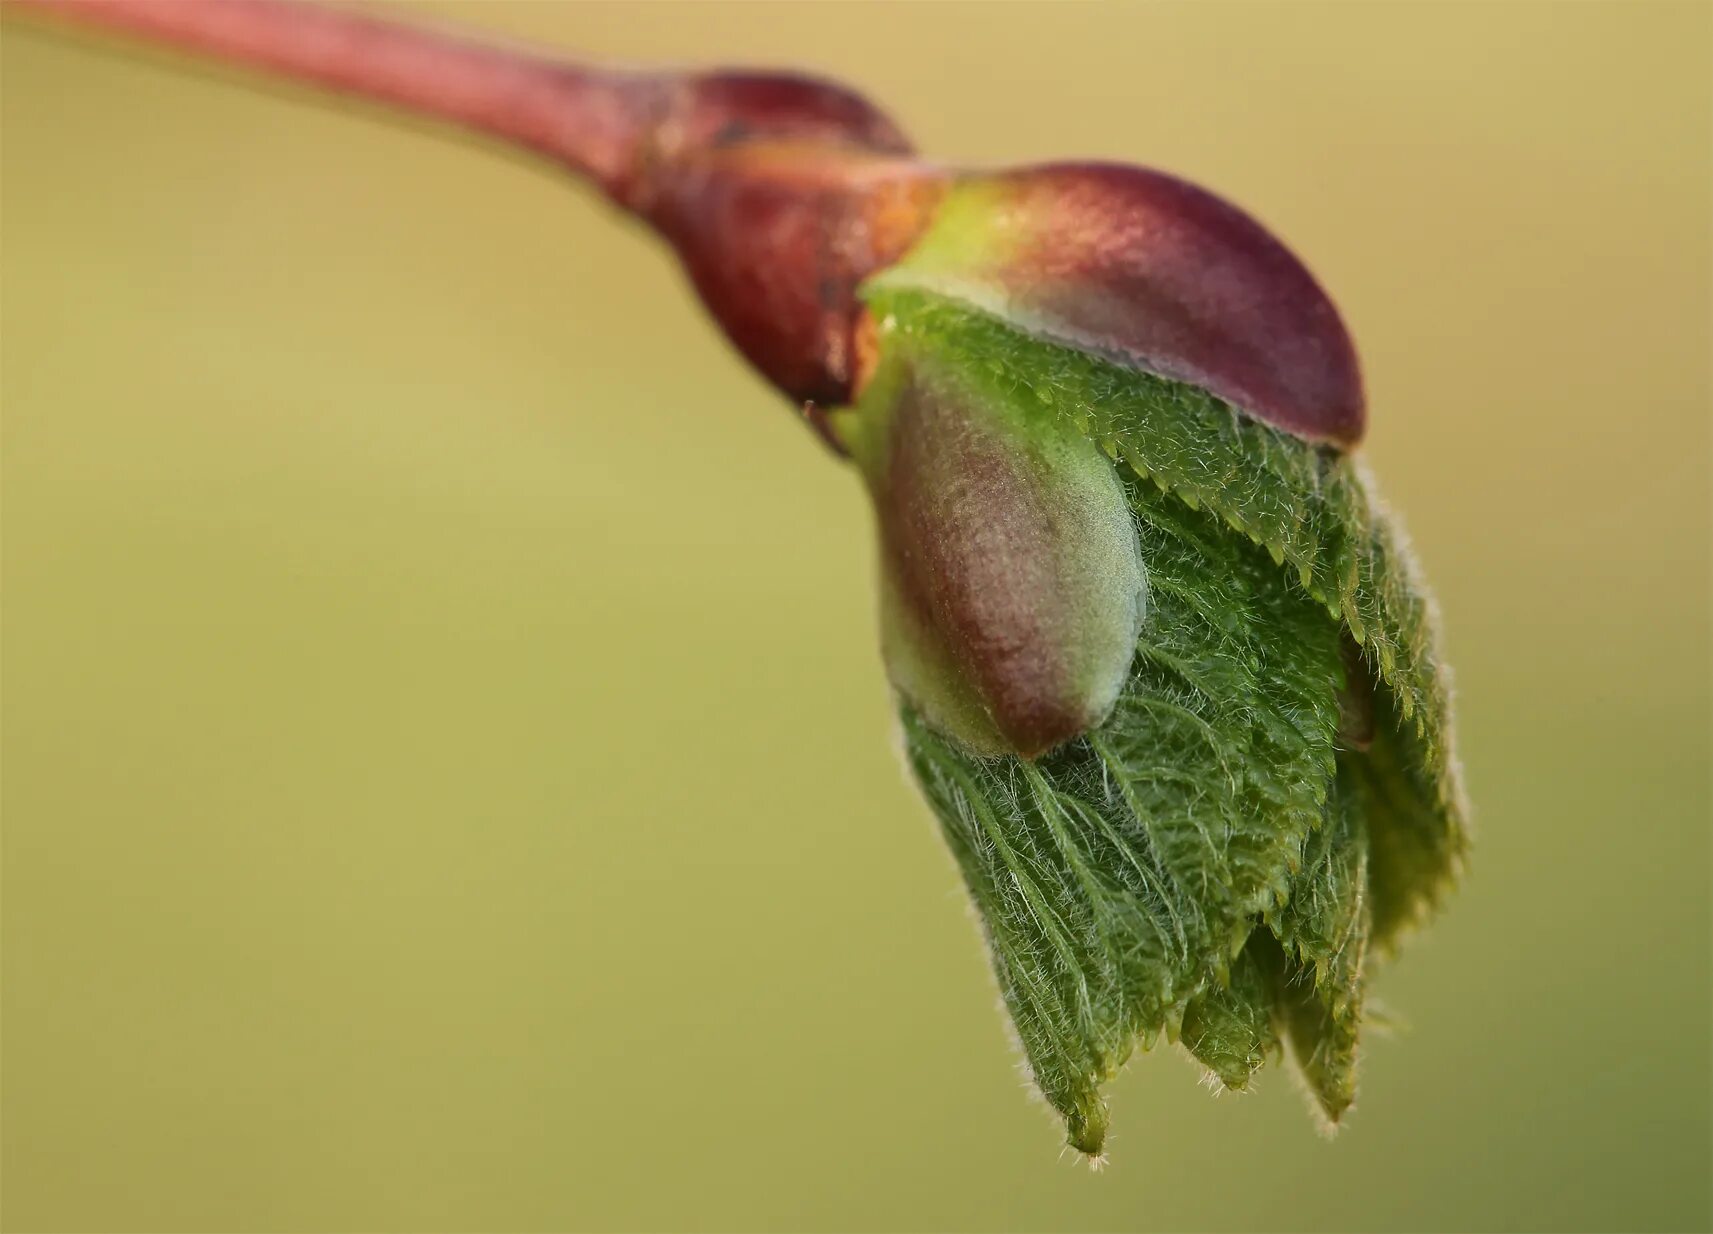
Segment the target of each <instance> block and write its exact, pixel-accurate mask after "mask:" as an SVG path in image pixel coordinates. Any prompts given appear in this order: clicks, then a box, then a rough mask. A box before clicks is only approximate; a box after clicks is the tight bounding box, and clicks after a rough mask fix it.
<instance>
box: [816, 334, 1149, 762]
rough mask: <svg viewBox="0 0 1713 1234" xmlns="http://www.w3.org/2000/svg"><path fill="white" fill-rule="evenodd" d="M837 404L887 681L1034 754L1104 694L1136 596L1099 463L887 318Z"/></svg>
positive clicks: (1109, 479)
mask: <svg viewBox="0 0 1713 1234" xmlns="http://www.w3.org/2000/svg"><path fill="white" fill-rule="evenodd" d="M881 333H882V338H881V344H880V345H881V349H882V355H883V356H884V360H883V361H882V367H881V369H880V371H879V372H877V373H876V374H875V375H874V377H873V378H872V379H871V380H870V381H869V383H868V386H867V389H866V390H865V392H864V395H863V399H862V402H861V404H860V405H859V406H858V408H857V409H856V411H855V412H854V413H853V414H849V415H846V416H843V417H840V418H838V419H837V420H836V422H835V426H836V429H837V430H839V431H841V433H842V441H843V444H844V445H845V447H846V448H847V449H848V450H849V452H850V453H851V455H852V457H853V458H854V459H855V460H856V462H857V464H858V466H859V467H860V468H861V470H862V473H863V477H864V479H865V480H866V482H867V484H868V488H869V491H870V493H871V495H872V496H873V499H874V505H875V513H876V517H877V521H878V524H879V528H880V541H881V548H880V556H881V580H882V581H881V587H882V595H881V614H882V627H881V639H882V646H883V650H884V653H885V658H886V664H887V669H888V671H889V673H890V674H891V677H892V682H893V684H894V685H895V686H896V687H897V688H898V690H899V692H900V693H902V694H903V695H904V696H905V697H906V698H908V699H910V700H911V701H912V702H913V703H914V704H915V705H916V706H917V707H918V708H919V709H920V710H921V712H922V714H923V715H924V716H925V717H926V718H927V719H928V720H929V722H930V723H932V724H934V725H935V726H936V727H937V728H939V729H941V730H942V731H943V732H946V733H947V734H949V735H951V736H952V737H954V738H955V739H956V740H958V741H959V742H961V743H962V744H963V745H964V746H965V747H967V748H968V749H970V750H972V751H975V752H978V753H981V754H988V755H992V754H1017V755H1020V756H1021V757H1023V758H1034V757H1036V756H1037V755H1039V754H1042V753H1044V752H1046V751H1047V750H1050V749H1052V748H1053V747H1054V746H1057V745H1059V744H1061V743H1063V742H1065V741H1068V740H1069V739H1070V738H1072V737H1075V736H1077V735H1078V734H1080V733H1083V732H1085V731H1087V730H1088V729H1090V728H1092V727H1094V726H1095V725H1096V724H1098V723H1099V722H1100V721H1101V720H1103V719H1105V718H1106V714H1107V712H1108V711H1110V710H1111V708H1112V704H1113V700H1114V699H1116V698H1117V697H1118V691H1119V687H1120V686H1121V685H1123V683H1124V678H1125V675H1126V673H1127V672H1128V671H1129V668H1130V661H1131V659H1132V658H1133V657H1134V655H1135V652H1136V633H1137V630H1138V629H1139V628H1140V625H1141V620H1142V610H1143V593H1144V586H1145V585H1144V581H1143V574H1142V563H1141V558H1140V549H1139V546H1138V544H1137V540H1136V529H1135V526H1134V525H1133V523H1132V521H1131V517H1130V510H1129V507H1128V505H1127V504H1126V503H1125V498H1124V490H1123V488H1122V487H1121V486H1120V484H1119V482H1118V478H1117V476H1116V475H1115V474H1114V471H1113V467H1112V463H1111V461H1110V460H1109V459H1108V458H1107V457H1106V456H1105V455H1104V454H1102V453H1101V451H1100V450H1099V448H1098V447H1097V446H1096V445H1095V444H1094V443H1093V442H1091V441H1090V440H1088V438H1087V437H1085V436H1084V435H1083V434H1082V433H1081V432H1080V431H1078V429H1077V427H1076V425H1075V424H1074V423H1072V422H1071V421H1070V420H1069V419H1068V418H1066V417H1064V416H1062V415H1060V414H1059V413H1058V412H1057V411H1055V409H1054V408H1052V407H1051V406H1050V405H1043V404H1042V403H1041V402H1039V401H1038V400H1037V399H1035V398H1034V397H1033V396H1032V395H1029V394H1027V393H1026V392H1025V393H1022V396H1021V397H1019V393H1020V392H1018V391H1016V390H1007V389H1004V388H1002V387H1001V386H999V385H998V384H996V383H995V382H993V380H992V375H991V373H989V372H987V371H985V370H984V369H983V367H982V366H981V364H980V360H979V358H978V357H974V356H970V355H968V354H960V353H959V352H958V351H957V350H956V349H954V348H950V347H947V346H945V345H944V344H945V340H943V339H937V338H935V337H933V336H932V335H930V334H928V333H925V332H919V331H912V330H911V329H910V328H909V327H908V326H906V325H905V324H903V323H901V322H900V321H898V320H897V319H893V318H889V319H888V320H887V321H886V322H885V323H884V324H883V325H882V327H881Z"/></svg>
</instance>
